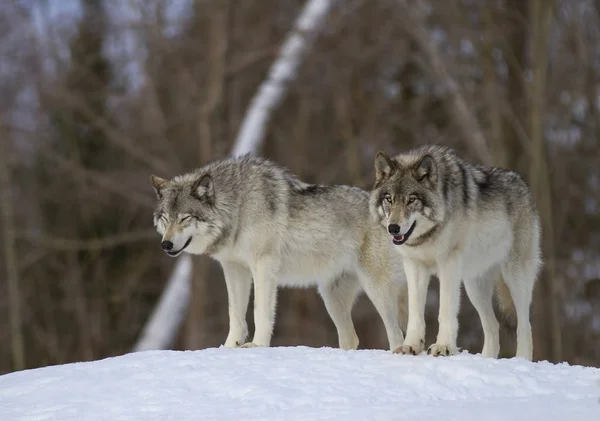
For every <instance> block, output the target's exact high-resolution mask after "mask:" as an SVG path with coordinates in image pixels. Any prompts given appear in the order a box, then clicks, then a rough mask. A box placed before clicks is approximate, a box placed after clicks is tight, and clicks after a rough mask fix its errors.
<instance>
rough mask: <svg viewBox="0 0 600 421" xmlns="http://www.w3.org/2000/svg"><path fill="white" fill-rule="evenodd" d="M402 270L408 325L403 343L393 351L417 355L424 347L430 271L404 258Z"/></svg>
mask: <svg viewBox="0 0 600 421" xmlns="http://www.w3.org/2000/svg"><path fill="white" fill-rule="evenodd" d="M404 272H405V273H406V281H407V283H408V326H407V328H406V339H405V340H404V344H403V345H402V346H400V347H399V348H397V349H395V350H394V353H395V354H411V355H417V354H419V353H421V351H423V349H424V347H425V303H426V301H427V288H428V287H429V280H430V278H431V271H430V270H428V269H427V268H426V267H423V266H422V265H420V264H418V263H416V262H414V261H412V260H410V259H406V258H405V259H404Z"/></svg>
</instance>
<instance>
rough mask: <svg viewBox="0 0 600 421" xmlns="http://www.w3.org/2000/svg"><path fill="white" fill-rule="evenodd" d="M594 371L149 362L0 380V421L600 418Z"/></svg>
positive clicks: (319, 355)
mask: <svg viewBox="0 0 600 421" xmlns="http://www.w3.org/2000/svg"><path fill="white" fill-rule="evenodd" d="M599 379H600V369H597V368H590V367H580V366H569V365H568V364H558V365H555V364H550V363H547V362H539V363H530V362H527V361H524V360H521V359H510V360H493V359H486V358H483V357H480V356H474V355H469V354H467V353H463V354H460V355H456V356H454V357H449V358H448V357H446V358H441V357H440V358H433V357H429V356H425V355H420V356H416V357H414V356H399V355H393V354H391V353H390V352H386V351H377V350H360V351H342V350H338V349H331V348H320V349H315V348H306V347H290V348H253V349H226V348H222V347H221V348H218V349H215V348H213V349H206V350H202V351H193V352H192V351H186V352H182V351H149V352H140V353H133V354H128V355H124V356H120V357H115V358H108V359H105V360H101V361H94V362H89V363H75V364H66V365H61V366H53V367H45V368H40V369H35V370H27V371H21V372H16V373H11V374H7V375H4V376H0V414H1V416H0V419H1V420H2V421H17V420H18V421H41V420H56V421H58V420H60V421H71V420H73V421H97V420H111V421H129V420H133V421H153V420H161V421H164V420H177V421H188V420H189V421H192V420H194V421H196V420H302V421H306V420H369V421H373V420H386V421H390V420H400V419H411V420H417V419H419V420H426V419H434V418H438V417H439V418H441V419H443V420H444V421H448V420H461V421H467V420H477V421H482V420H486V421H487V420H490V421H491V420H498V421H506V420H511V421H514V420H528V421H530V420H531V421H534V420H545V421H546V420H565V419H585V420H592V419H596V420H598V419H600V402H599V398H600V384H599V383H598V380H599Z"/></svg>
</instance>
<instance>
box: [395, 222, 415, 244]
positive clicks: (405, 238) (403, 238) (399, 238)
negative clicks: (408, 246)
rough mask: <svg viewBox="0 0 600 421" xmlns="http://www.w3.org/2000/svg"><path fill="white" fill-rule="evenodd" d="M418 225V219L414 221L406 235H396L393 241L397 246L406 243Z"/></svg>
mask: <svg viewBox="0 0 600 421" xmlns="http://www.w3.org/2000/svg"><path fill="white" fill-rule="evenodd" d="M416 225H417V221H415V222H413V223H412V225H411V226H410V228H409V229H408V231H406V234H404V235H394V236H393V238H392V242H393V243H394V244H395V245H397V246H401V245H402V244H404V243H406V242H407V241H408V239H409V238H410V235H411V234H412V232H413V231H414V230H415V226H416Z"/></svg>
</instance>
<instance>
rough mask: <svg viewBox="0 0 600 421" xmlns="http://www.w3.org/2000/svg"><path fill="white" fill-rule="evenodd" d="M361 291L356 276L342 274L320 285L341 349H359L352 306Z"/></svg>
mask: <svg viewBox="0 0 600 421" xmlns="http://www.w3.org/2000/svg"><path fill="white" fill-rule="evenodd" d="M359 292H360V284H359V283H358V279H357V278H356V276H352V275H349V274H346V273H344V274H342V275H340V276H339V277H338V278H337V279H335V280H334V281H333V282H330V283H327V284H322V285H319V294H320V295H321V297H322V298H323V302H324V303H325V308H326V309H327V312H328V313H329V317H331V320H332V321H333V323H334V324H335V328H336V329H337V334H338V343H339V347H340V348H341V349H345V350H348V349H357V348H358V342H359V341H358V335H357V334H356V330H355V329H354V323H353V322H352V307H353V306H354V302H355V301H356V297H357V295H358V293H359Z"/></svg>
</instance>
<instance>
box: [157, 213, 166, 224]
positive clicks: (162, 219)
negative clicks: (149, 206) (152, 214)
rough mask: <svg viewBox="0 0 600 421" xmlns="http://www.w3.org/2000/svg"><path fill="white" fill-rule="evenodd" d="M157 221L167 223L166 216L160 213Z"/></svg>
mask: <svg viewBox="0 0 600 421" xmlns="http://www.w3.org/2000/svg"><path fill="white" fill-rule="evenodd" d="M158 219H160V220H161V221H163V222H167V216H166V215H165V214H164V213H161V214H160V216H159V217H158Z"/></svg>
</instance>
